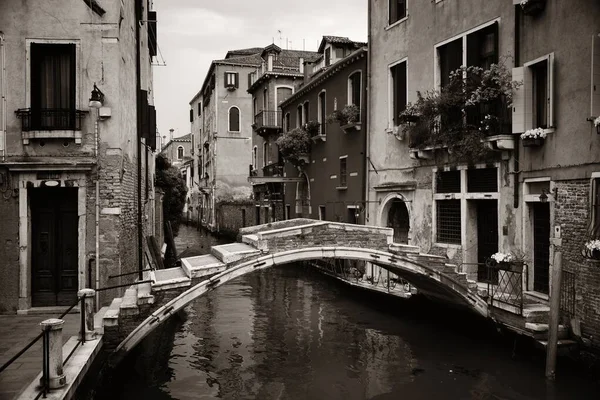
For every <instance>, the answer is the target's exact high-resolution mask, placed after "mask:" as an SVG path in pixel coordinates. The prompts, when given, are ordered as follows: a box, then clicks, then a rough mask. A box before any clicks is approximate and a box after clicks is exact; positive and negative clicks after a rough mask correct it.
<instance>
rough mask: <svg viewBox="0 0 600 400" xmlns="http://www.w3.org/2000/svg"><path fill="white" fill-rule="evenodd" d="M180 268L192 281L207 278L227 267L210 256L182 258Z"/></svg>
mask: <svg viewBox="0 0 600 400" xmlns="http://www.w3.org/2000/svg"><path fill="white" fill-rule="evenodd" d="M181 267H182V268H183V270H184V271H185V273H186V275H187V276H188V277H190V278H192V279H199V278H203V277H209V276H211V275H214V274H218V273H219V272H223V271H225V269H227V265H226V264H224V263H222V262H221V261H220V260H219V259H218V258H216V257H215V256H213V255H212V254H206V255H203V256H196V257H187V258H182V259H181Z"/></svg>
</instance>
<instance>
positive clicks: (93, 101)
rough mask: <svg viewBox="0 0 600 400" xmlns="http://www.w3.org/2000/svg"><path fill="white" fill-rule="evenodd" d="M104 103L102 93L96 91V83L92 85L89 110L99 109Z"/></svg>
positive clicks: (98, 90)
mask: <svg viewBox="0 0 600 400" xmlns="http://www.w3.org/2000/svg"><path fill="white" fill-rule="evenodd" d="M103 103H104V93H102V91H101V90H100V89H98V86H96V83H94V89H92V97H90V104H89V106H90V108H100V107H102V104H103Z"/></svg>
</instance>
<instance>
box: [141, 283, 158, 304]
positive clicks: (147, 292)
mask: <svg viewBox="0 0 600 400" xmlns="http://www.w3.org/2000/svg"><path fill="white" fill-rule="evenodd" d="M142 304H154V296H153V295H152V284H151V283H150V282H146V283H141V284H139V285H138V290H137V305H138V306H140V305H142Z"/></svg>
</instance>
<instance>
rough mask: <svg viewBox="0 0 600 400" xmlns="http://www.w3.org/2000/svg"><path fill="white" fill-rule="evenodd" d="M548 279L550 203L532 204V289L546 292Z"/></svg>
mask: <svg viewBox="0 0 600 400" xmlns="http://www.w3.org/2000/svg"><path fill="white" fill-rule="evenodd" d="M549 280H550V205H549V204H548V203H538V204H534V205H533V290H534V291H536V292H540V293H546V294H548V287H549Z"/></svg>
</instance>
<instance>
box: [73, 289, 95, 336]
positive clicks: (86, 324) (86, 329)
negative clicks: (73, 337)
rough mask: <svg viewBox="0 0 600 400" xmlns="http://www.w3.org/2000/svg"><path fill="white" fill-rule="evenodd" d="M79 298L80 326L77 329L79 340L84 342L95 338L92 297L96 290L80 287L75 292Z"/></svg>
mask: <svg viewBox="0 0 600 400" xmlns="http://www.w3.org/2000/svg"><path fill="white" fill-rule="evenodd" d="M77 296H78V297H79V300H80V302H81V303H80V306H79V307H80V315H81V327H80V329H79V340H81V342H82V343H85V342H86V341H88V340H94V339H95V333H94V299H95V296H96V291H95V290H94V289H81V290H80V291H79V292H77Z"/></svg>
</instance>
